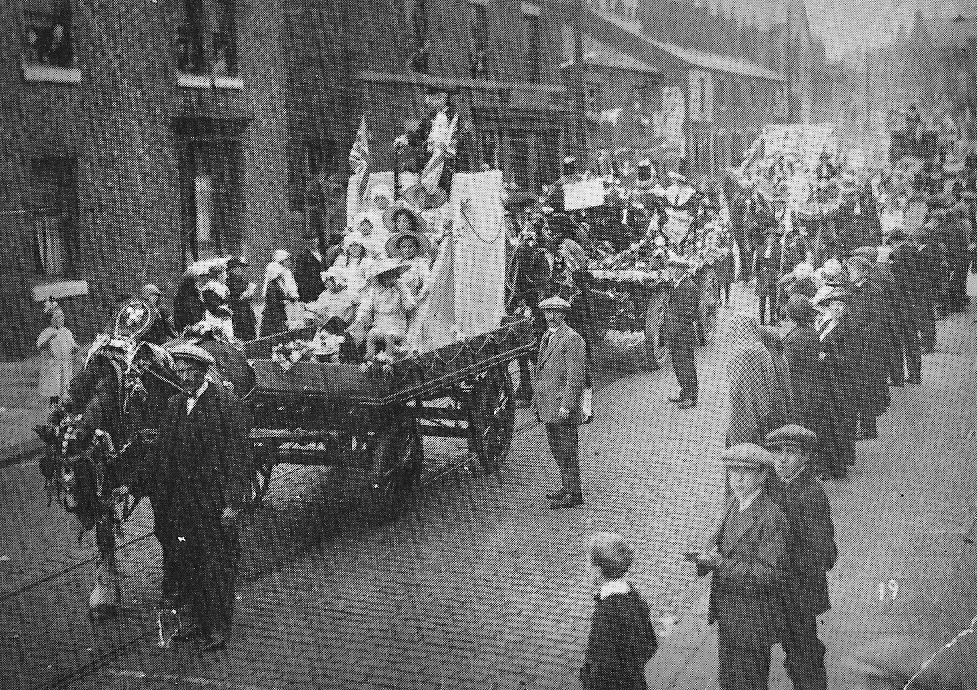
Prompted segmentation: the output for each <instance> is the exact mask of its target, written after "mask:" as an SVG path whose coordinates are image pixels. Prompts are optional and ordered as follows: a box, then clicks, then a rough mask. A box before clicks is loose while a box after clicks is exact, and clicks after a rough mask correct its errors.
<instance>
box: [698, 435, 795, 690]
mask: <svg viewBox="0 0 977 690" xmlns="http://www.w3.org/2000/svg"><path fill="white" fill-rule="evenodd" d="M722 457H723V464H724V466H725V468H726V472H727V475H728V477H729V485H730V488H731V489H732V491H731V492H730V493H729V499H728V500H727V503H726V510H725V513H724V515H723V519H722V521H721V522H720V524H719V528H718V529H717V531H716V533H715V534H714V535H713V537H712V539H711V540H710V546H711V547H712V550H711V551H710V552H709V553H708V554H701V553H689V554H686V558H688V559H689V560H692V561H694V562H695V563H696V565H697V566H698V569H699V574H700V575H705V574H706V573H709V572H711V573H712V574H713V576H712V586H711V589H710V592H709V622H710V623H717V626H718V632H719V688H720V690H766V688H767V683H768V679H769V675H770V648H771V647H772V646H773V645H774V644H775V643H776V642H778V641H780V639H781V633H782V631H783V628H784V620H783V619H784V601H783V598H784V573H783V568H784V563H785V553H786V543H787V535H788V527H787V519H786V518H785V517H784V513H783V511H781V509H780V507H779V506H777V504H776V503H774V502H773V501H772V500H771V499H770V497H769V496H768V495H767V493H766V492H765V491H764V487H765V485H766V483H767V475H768V472H769V468H770V465H771V464H772V463H773V458H772V455H771V453H769V452H768V451H766V450H764V449H763V448H761V447H760V446H758V445H756V444H753V443H741V444H738V445H735V446H732V447H731V448H727V449H726V450H725V451H724V452H723V456H722Z"/></svg>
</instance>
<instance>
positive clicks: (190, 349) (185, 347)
mask: <svg viewBox="0 0 977 690" xmlns="http://www.w3.org/2000/svg"><path fill="white" fill-rule="evenodd" d="M170 356H171V357H172V358H173V359H183V360H187V361H190V362H193V363H194V364H197V365H201V366H205V367H212V366H214V356H213V355H211V354H210V353H209V352H207V351H206V350H205V349H203V348H202V347H200V346H199V345H192V344H190V343H180V344H179V345H177V346H176V347H174V348H173V349H172V350H170Z"/></svg>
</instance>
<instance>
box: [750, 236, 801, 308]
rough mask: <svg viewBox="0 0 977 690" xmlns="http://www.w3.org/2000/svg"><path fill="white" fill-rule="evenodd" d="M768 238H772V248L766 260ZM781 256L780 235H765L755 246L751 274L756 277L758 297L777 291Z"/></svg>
mask: <svg viewBox="0 0 977 690" xmlns="http://www.w3.org/2000/svg"><path fill="white" fill-rule="evenodd" d="M770 237H773V247H771V249H770V258H769V259H768V258H767V255H766V254H767V242H768V241H769V238H770ZM782 255H783V246H782V245H781V241H780V235H767V237H766V238H764V240H763V241H762V242H760V243H759V244H758V245H757V248H756V253H755V254H754V255H753V273H754V274H755V275H756V276H757V281H756V291H757V294H758V295H769V294H772V293H773V291H774V290H776V289H777V281H778V280H780V269H781V257H782ZM795 265H796V264H795ZM791 268H793V266H791Z"/></svg>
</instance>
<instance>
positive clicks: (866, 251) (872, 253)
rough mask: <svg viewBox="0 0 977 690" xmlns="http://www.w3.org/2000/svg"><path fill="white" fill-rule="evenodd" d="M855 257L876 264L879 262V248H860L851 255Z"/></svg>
mask: <svg viewBox="0 0 977 690" xmlns="http://www.w3.org/2000/svg"><path fill="white" fill-rule="evenodd" d="M851 255H852V256H853V257H854V256H861V257H863V258H866V259H868V260H869V261H870V262H871V263H873V264H874V263H875V262H876V261H878V260H879V248H878V247H859V248H858V249H856V250H855V251H853V252H852V253H851Z"/></svg>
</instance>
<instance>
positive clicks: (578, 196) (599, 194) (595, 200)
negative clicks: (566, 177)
mask: <svg viewBox="0 0 977 690" xmlns="http://www.w3.org/2000/svg"><path fill="white" fill-rule="evenodd" d="M606 196H607V190H606V189H605V188H604V181H603V180H584V181H582V182H573V183H571V184H566V185H563V207H564V208H565V209H566V210H567V211H578V210H581V209H586V208H594V207H595V206H603V205H604V199H605V198H606Z"/></svg>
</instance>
